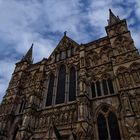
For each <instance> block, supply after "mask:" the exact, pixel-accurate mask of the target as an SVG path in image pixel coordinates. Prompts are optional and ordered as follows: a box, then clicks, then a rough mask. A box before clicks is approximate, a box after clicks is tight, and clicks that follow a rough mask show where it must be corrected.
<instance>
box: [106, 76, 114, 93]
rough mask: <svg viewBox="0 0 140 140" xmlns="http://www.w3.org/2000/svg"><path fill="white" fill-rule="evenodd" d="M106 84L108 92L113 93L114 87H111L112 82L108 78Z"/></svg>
mask: <svg viewBox="0 0 140 140" xmlns="http://www.w3.org/2000/svg"><path fill="white" fill-rule="evenodd" d="M107 82H108V88H109V92H110V93H111V94H113V93H114V87H113V83H112V80H111V79H110V78H108V79H107Z"/></svg>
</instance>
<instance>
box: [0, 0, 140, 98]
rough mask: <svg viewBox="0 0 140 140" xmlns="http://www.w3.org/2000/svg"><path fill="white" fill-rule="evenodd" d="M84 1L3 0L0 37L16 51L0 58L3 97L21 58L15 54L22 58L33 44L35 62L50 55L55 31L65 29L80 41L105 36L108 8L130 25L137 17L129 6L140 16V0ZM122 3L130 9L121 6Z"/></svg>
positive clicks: (136, 39) (135, 32)
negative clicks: (132, 16) (131, 16)
mask: <svg viewBox="0 0 140 140" xmlns="http://www.w3.org/2000/svg"><path fill="white" fill-rule="evenodd" d="M85 3H86V2H85V1H82V0H41V1H39V0H38V1H35V0H28V1H24V0H20V1H19V0H12V1H11V0H0V17H1V21H0V40H2V41H3V42H4V43H5V44H6V45H7V44H8V45H9V44H10V45H9V46H10V47H11V49H10V50H9V51H11V50H15V51H14V52H15V53H17V54H14V55H13V54H11V55H10V56H9V58H10V60H9V59H6V58H4V60H0V67H2V68H3V69H0V86H1V88H0V95H1V96H2V95H3V94H4V90H6V87H7V85H8V82H9V79H10V77H11V73H12V72H13V68H14V63H15V61H19V60H15V57H13V56H16V55H20V56H21V57H22V55H24V54H25V53H26V52H27V50H28V49H29V47H30V46H31V44H32V43H34V59H35V62H36V61H39V60H41V59H42V58H43V57H48V56H49V54H50V53H51V52H52V51H53V49H54V47H55V46H56V45H57V43H58V41H57V40H58V39H54V38H55V36H53V34H54V35H55V34H62V33H63V32H64V31H65V30H66V31H68V35H69V36H70V37H72V38H73V39H75V40H76V41H78V42H79V43H83V42H86V40H87V41H88V40H94V37H95V36H98V38H99V37H102V36H104V35H106V33H105V30H104V27H105V26H106V25H107V19H108V15H109V14H108V9H109V8H111V9H112V10H113V12H114V13H115V14H116V15H119V16H120V18H121V19H122V18H128V21H129V22H128V24H129V25H131V24H132V25H133V24H134V23H135V22H136V20H135V17H134V18H131V19H130V14H131V13H132V11H134V9H132V7H131V6H130V5H133V7H135V14H136V17H137V18H138V19H139V16H140V2H139V0H134V1H132V0H128V1H127V3H124V0H117V1H113V0H106V1H105V0H98V1H95V0H89V1H88V4H87V5H84V4H85ZM122 3H124V4H125V6H126V7H127V9H126V8H124V7H122V6H121V5H120V4H122ZM126 10H127V11H126ZM89 28H90V29H89ZM130 29H131V30H132V35H133V36H132V37H133V38H134V40H135V42H136V45H137V46H138V45H139V35H140V32H139V31H138V30H137V29H135V27H134V28H133V27H131V28H130ZM92 32H93V34H91V33H92ZM59 38H61V37H59ZM5 44H1V47H2V48H3V49H2V51H4V50H5V54H9V53H6V51H8V49H9V48H5V46H3V45H5ZM9 46H8V47H9ZM138 47H139V46H138ZM0 50H1V49H0ZM2 53H3V52H0V54H2ZM11 53H12V51H11ZM4 73H7V74H4Z"/></svg>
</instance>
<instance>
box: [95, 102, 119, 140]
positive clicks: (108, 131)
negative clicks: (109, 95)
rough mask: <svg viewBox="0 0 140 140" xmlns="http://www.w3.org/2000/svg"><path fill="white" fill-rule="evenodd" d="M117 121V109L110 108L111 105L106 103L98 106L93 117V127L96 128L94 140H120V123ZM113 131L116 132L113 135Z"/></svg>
mask: <svg viewBox="0 0 140 140" xmlns="http://www.w3.org/2000/svg"><path fill="white" fill-rule="evenodd" d="M111 117H112V118H111ZM101 118H102V119H103V120H102V119H101ZM112 119H113V120H112ZM118 120H119V113H118V112H117V109H115V108H114V107H112V106H111V105H109V104H107V103H102V104H100V105H99V106H98V107H97V109H96V111H95V116H94V126H95V128H96V129H95V139H103V138H104V139H109V138H111V139H113V138H117V139H120V138H121V132H120V130H121V129H120V122H119V121H118ZM102 121H103V122H102ZM111 122H112V123H111ZM101 125H102V127H101ZM114 126H115V128H114ZM103 128H104V129H103ZM112 129H113V130H112ZM114 130H116V131H115V132H116V133H115V135H114V133H113V131H114Z"/></svg>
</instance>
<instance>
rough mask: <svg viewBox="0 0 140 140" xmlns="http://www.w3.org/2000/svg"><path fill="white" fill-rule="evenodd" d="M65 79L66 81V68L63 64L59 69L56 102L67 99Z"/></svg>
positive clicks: (62, 101)
mask: <svg viewBox="0 0 140 140" xmlns="http://www.w3.org/2000/svg"><path fill="white" fill-rule="evenodd" d="M65 81H66V68H65V65H62V66H61V67H60V70H59V75H58V83H57V93H56V104H60V103H64V101H65Z"/></svg>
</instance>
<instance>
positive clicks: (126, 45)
mask: <svg viewBox="0 0 140 140" xmlns="http://www.w3.org/2000/svg"><path fill="white" fill-rule="evenodd" d="M132 43H133V40H132V39H130V38H128V37H126V36H118V37H117V38H116V39H115V41H114V45H115V47H116V48H117V50H118V52H119V53H122V52H126V51H128V50H132V49H133V48H132Z"/></svg>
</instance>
